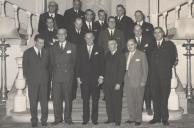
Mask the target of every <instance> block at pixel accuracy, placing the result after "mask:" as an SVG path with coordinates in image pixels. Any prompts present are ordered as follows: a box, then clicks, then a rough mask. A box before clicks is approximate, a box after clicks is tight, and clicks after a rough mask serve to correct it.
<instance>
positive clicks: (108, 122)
mask: <svg viewBox="0 0 194 128" xmlns="http://www.w3.org/2000/svg"><path fill="white" fill-rule="evenodd" d="M104 123H105V124H110V123H113V121H109V120H108V121H106V122H104Z"/></svg>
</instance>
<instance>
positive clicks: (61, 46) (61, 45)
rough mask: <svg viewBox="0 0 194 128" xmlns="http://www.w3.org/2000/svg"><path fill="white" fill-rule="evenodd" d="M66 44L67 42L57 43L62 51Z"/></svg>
mask: <svg viewBox="0 0 194 128" xmlns="http://www.w3.org/2000/svg"><path fill="white" fill-rule="evenodd" d="M66 44H67V41H64V42H59V46H60V48H62V49H64V48H65V46H66Z"/></svg>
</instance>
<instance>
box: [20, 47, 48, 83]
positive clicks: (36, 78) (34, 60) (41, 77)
mask: <svg viewBox="0 0 194 128" xmlns="http://www.w3.org/2000/svg"><path fill="white" fill-rule="evenodd" d="M49 64H50V57H49V52H48V51H47V49H45V48H43V49H42V50H41V59H40V58H39V57H38V55H37V53H36V51H35V50H34V47H31V48H29V49H27V50H26V51H25V52H24V54H23V74H24V77H25V78H26V82H27V84H28V86H31V85H37V84H41V85H43V86H47V85H48V78H49Z"/></svg>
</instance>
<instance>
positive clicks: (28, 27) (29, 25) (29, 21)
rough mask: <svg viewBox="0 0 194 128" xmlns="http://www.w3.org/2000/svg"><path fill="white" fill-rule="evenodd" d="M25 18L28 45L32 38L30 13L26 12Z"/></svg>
mask: <svg viewBox="0 0 194 128" xmlns="http://www.w3.org/2000/svg"><path fill="white" fill-rule="evenodd" d="M27 15H28V16H27V17H28V26H27V35H28V41H27V43H29V41H30V39H31V36H32V32H33V30H32V13H31V12H27Z"/></svg>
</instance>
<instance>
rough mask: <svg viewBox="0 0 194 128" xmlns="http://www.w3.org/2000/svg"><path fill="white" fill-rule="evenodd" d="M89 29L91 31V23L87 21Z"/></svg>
mask: <svg viewBox="0 0 194 128" xmlns="http://www.w3.org/2000/svg"><path fill="white" fill-rule="evenodd" d="M89 30H90V31H92V25H91V23H89Z"/></svg>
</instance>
